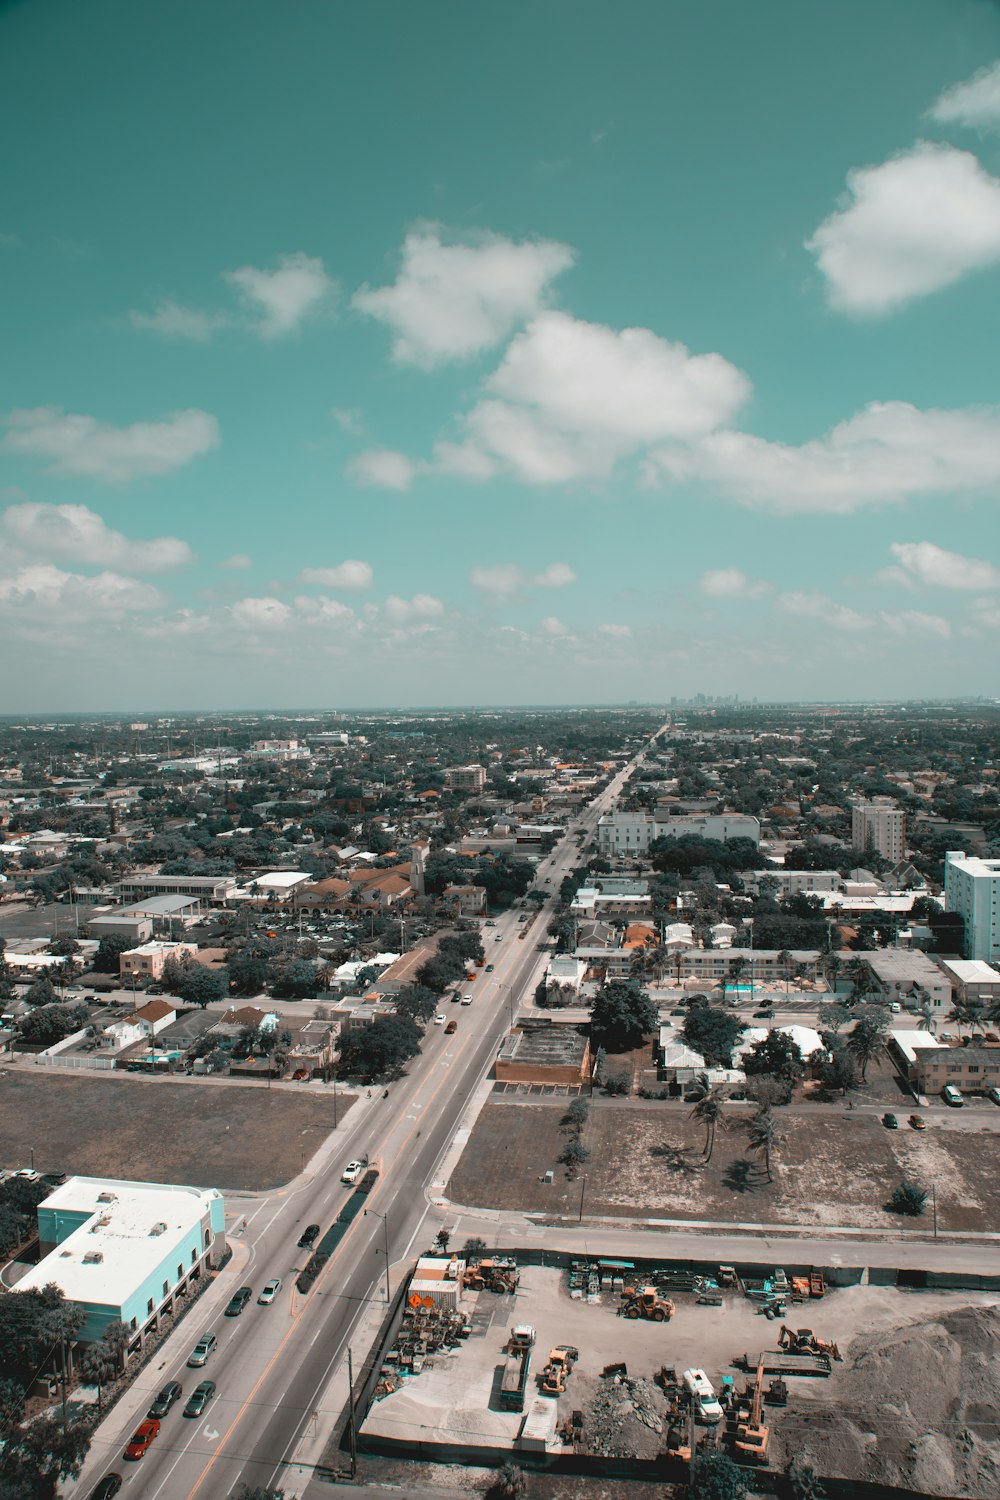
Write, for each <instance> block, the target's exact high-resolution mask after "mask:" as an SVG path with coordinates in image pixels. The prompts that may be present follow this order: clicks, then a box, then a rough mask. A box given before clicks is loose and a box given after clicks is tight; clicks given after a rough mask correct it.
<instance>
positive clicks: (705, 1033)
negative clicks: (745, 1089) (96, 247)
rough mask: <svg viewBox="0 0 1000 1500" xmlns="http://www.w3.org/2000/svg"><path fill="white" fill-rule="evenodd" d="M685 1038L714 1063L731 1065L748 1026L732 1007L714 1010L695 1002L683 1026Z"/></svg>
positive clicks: (714, 1064) (707, 1060)
mask: <svg viewBox="0 0 1000 1500" xmlns="http://www.w3.org/2000/svg"><path fill="white" fill-rule="evenodd" d="M681 1029H682V1031H683V1033H684V1040H685V1041H686V1042H687V1044H688V1046H689V1047H691V1048H693V1049H694V1051H695V1052H699V1053H700V1054H701V1056H702V1057H703V1058H704V1059H705V1061H706V1062H707V1063H709V1064H711V1065H712V1066H714V1067H722V1068H729V1067H731V1066H732V1062H733V1048H734V1046H735V1045H736V1043H737V1041H738V1040H739V1038H740V1037H741V1036H742V1034H743V1032H744V1031H745V1030H746V1026H745V1025H744V1023H743V1022H742V1021H741V1020H740V1018H739V1017H738V1016H736V1015H734V1014H733V1012H732V1011H731V1010H714V1009H713V1008H712V1007H711V1006H708V1005H696V1006H692V1007H691V1009H690V1010H689V1011H688V1013H687V1015H686V1016H685V1018H684V1025H683V1027H682V1028H681Z"/></svg>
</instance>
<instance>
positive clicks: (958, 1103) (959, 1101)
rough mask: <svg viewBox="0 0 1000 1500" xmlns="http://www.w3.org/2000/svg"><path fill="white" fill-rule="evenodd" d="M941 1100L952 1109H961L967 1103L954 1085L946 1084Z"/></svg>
mask: <svg viewBox="0 0 1000 1500" xmlns="http://www.w3.org/2000/svg"><path fill="white" fill-rule="evenodd" d="M941 1098H942V1099H943V1100H944V1102H945V1104H950V1105H951V1107H952V1109H961V1107H962V1105H963V1104H964V1103H965V1100H964V1098H963V1097H962V1095H961V1093H960V1092H959V1090H958V1089H957V1088H956V1087H955V1085H954V1084H953V1083H946V1084H945V1086H944V1088H943V1089H942V1090H941Z"/></svg>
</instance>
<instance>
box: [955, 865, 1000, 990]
mask: <svg viewBox="0 0 1000 1500" xmlns="http://www.w3.org/2000/svg"><path fill="white" fill-rule="evenodd" d="M944 895H945V902H946V904H947V907H948V910H949V911H951V912H955V913H956V914H957V915H958V916H960V917H961V918H962V920H963V921H964V923H965V953H964V955H963V956H964V957H965V958H981V959H983V960H984V961H985V962H986V963H993V962H995V961H996V960H997V959H1000V859H979V858H978V857H977V856H976V855H972V854H965V853H963V852H962V851H961V850H960V849H949V850H948V853H947V854H946V855H945V857H944Z"/></svg>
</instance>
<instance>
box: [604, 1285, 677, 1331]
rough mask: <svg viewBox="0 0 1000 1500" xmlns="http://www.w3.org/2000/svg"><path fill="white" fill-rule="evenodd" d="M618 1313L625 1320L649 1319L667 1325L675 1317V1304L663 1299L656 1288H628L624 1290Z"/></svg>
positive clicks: (668, 1299)
mask: <svg viewBox="0 0 1000 1500" xmlns="http://www.w3.org/2000/svg"><path fill="white" fill-rule="evenodd" d="M618 1311H619V1313H620V1314H621V1316H622V1317H623V1318H649V1319H650V1320H651V1321H652V1322H654V1323H667V1322H669V1321H670V1319H671V1318H672V1317H673V1315H674V1304H673V1303H672V1302H671V1301H670V1298H669V1297H661V1296H660V1294H659V1292H658V1291H657V1289H656V1287H655V1286H640V1287H634V1286H627V1287H624V1288H623V1290H622V1300H621V1305H620V1307H619V1309H618Z"/></svg>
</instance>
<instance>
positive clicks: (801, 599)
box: [778, 592, 872, 630]
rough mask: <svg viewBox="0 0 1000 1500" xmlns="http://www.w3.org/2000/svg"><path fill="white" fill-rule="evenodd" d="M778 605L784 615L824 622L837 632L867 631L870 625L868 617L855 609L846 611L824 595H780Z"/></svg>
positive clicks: (844, 605)
mask: <svg viewBox="0 0 1000 1500" xmlns="http://www.w3.org/2000/svg"><path fill="white" fill-rule="evenodd" d="M778 605H779V607H780V608H781V609H782V610H784V612H785V614H788V615H798V616H800V617H805V618H807V619H813V620H824V621H825V622H826V623H827V624H828V625H832V626H834V627H835V628H836V629H838V630H869V629H871V625H872V621H871V619H870V617H869V616H868V615H862V614H859V613H858V611H857V610H856V609H848V608H847V606H846V604H837V603H836V602H835V601H834V600H833V599H828V598H827V597H826V595H825V594H809V593H805V592H795V593H791V594H782V595H781V597H780V599H779V600H778Z"/></svg>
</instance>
